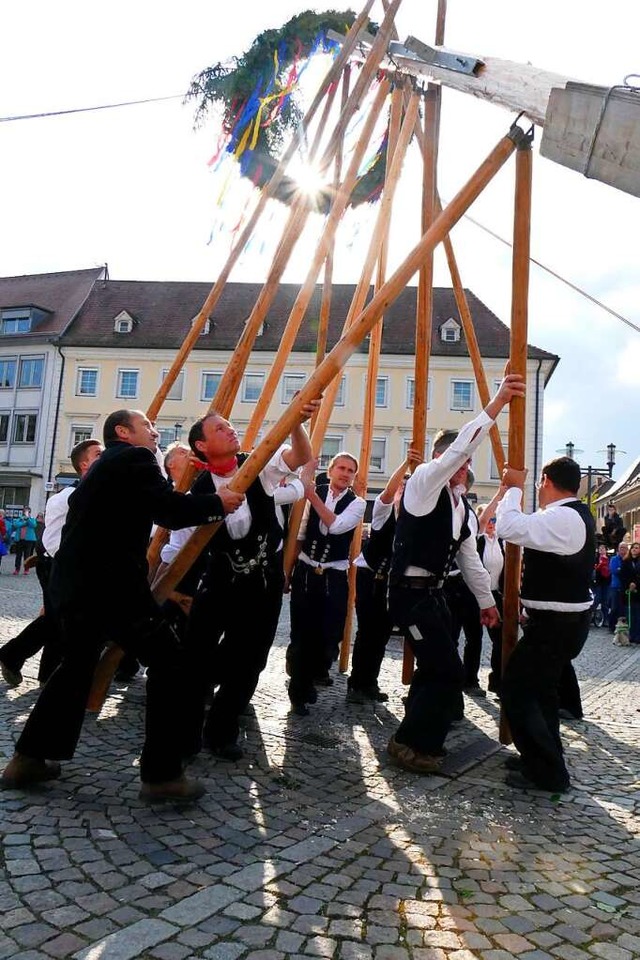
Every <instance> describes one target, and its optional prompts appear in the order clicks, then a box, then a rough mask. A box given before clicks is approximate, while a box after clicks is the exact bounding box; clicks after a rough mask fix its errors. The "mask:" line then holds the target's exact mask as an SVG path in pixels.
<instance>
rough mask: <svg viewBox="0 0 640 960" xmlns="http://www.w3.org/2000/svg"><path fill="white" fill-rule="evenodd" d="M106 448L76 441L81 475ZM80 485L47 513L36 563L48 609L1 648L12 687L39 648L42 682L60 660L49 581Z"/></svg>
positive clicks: (74, 455)
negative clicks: (52, 564) (40, 554)
mask: <svg viewBox="0 0 640 960" xmlns="http://www.w3.org/2000/svg"><path fill="white" fill-rule="evenodd" d="M103 449H104V448H103V446H102V444H101V443H100V441H99V440H82V441H81V442H80V443H77V444H76V445H75V447H74V448H73V450H72V451H71V454H70V459H71V463H72V464H73V468H74V470H75V471H76V473H77V474H78V476H79V477H80V478H81V479H82V477H83V476H84V475H85V473H86V472H87V471H88V469H89V467H90V466H91V465H92V464H93V463H94V462H95V461H96V460H97V459H98V457H99V456H100V454H101V453H102V451H103ZM77 485H78V481H77V480H76V482H75V483H73V484H71V485H70V486H68V487H65V488H64V490H61V491H60V492H59V493H55V494H54V495H53V496H52V497H49V499H48V500H47V506H46V508H45V514H44V522H45V528H44V533H43V535H42V546H43V548H44V550H45V555H44V556H40V557H38V560H37V563H36V574H37V576H38V580H39V581H40V586H41V587H42V600H43V606H44V613H42V614H41V615H40V616H39V617H36V619H35V620H33V621H32V622H31V623H30V624H29V625H28V626H27V627H25V629H24V630H23V631H22V632H21V633H19V634H18V635H17V637H13V639H12V640H9V641H8V642H7V643H5V644H4V646H3V647H1V648H0V672H1V673H2V676H3V678H4V680H5V681H6V682H7V683H8V684H9V686H10V687H17V686H19V684H21V683H22V668H23V666H24V664H25V662H26V661H27V660H28V659H29V658H30V657H33V656H34V655H35V654H36V653H37V652H38V651H39V650H42V656H41V658H40V666H39V669H38V680H39V681H40V683H46V681H47V680H48V679H49V677H50V676H51V674H52V673H53V671H54V670H55V668H56V667H57V666H58V663H59V660H60V654H59V649H58V647H59V631H58V627H57V625H56V620H55V617H53V616H52V614H51V610H50V603H49V594H48V581H49V572H50V570H51V560H52V559H53V557H55V555H56V553H57V552H58V547H59V546H60V538H61V537H62V528H63V527H64V524H65V521H66V519H67V512H68V510H69V497H70V496H71V495H72V493H74V491H75V489H76V487H77Z"/></svg>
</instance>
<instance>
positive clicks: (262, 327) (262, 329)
mask: <svg viewBox="0 0 640 960" xmlns="http://www.w3.org/2000/svg"><path fill="white" fill-rule="evenodd" d="M250 319H251V317H247V319H246V320H245V322H244V326H245V327H246V325H247V324H248V323H249V320H250ZM263 333H264V320H263V321H262V323H261V324H260V326H259V327H258V329H257V330H256V337H261V336H262V334H263Z"/></svg>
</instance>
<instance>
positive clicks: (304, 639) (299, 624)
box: [287, 560, 349, 703]
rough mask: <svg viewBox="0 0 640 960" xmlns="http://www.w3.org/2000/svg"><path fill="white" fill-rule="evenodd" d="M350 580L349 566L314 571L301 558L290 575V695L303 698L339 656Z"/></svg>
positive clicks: (294, 701) (292, 699) (294, 700)
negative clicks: (342, 568) (321, 571)
mask: <svg viewBox="0 0 640 960" xmlns="http://www.w3.org/2000/svg"><path fill="white" fill-rule="evenodd" d="M348 598H349V583H348V579H347V571H346V570H333V569H329V570H325V571H324V572H323V573H320V574H317V573H314V568H313V567H310V566H309V564H308V563H303V562H302V561H300V560H299V561H298V563H297V564H296V566H295V569H294V571H293V576H292V578H291V639H290V643H289V647H288V649H287V665H288V669H289V674H290V677H291V682H290V683H289V699H290V700H291V701H292V702H293V703H298V702H304V699H305V697H306V695H307V694H308V693H309V691H310V690H311V689H312V688H313V682H314V679H316V678H318V677H323V676H326V674H327V673H328V672H329V668H330V667H331V664H332V663H334V662H335V661H336V660H337V659H338V654H339V652H340V642H341V640H342V635H343V633H344V624H345V620H346V617H347V602H348Z"/></svg>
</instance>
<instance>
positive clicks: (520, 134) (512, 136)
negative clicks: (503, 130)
mask: <svg viewBox="0 0 640 960" xmlns="http://www.w3.org/2000/svg"><path fill="white" fill-rule="evenodd" d="M523 116H524V113H519V114H518V116H517V117H516V119H515V120H514V121H513V123H512V124H511V126H510V127H509V132H508V133H507V137H508V138H509V140H511V141H512V142H513V143H515V145H516V147H517V148H518V150H529V149H530V148H531V144H532V143H533V134H534V130H535V128H534V125H533V124H531V126H530V127H529V129H528V130H523V129H522V127H519V126H518V120H519V119H520V117H523Z"/></svg>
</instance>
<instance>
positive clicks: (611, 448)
mask: <svg viewBox="0 0 640 960" xmlns="http://www.w3.org/2000/svg"><path fill="white" fill-rule="evenodd" d="M616 449H617V448H616V445H615V443H609V444H607V468H606V470H605V469H603V468H602V467H592V466H591V464H589V466H588V467H581V468H580V473H581V475H582V476H583V477H586V478H587V506H588V507H589V510H591V495H592V492H593V478H594V477H606V478H607V479H608V480H611V479H612V477H613V468H614V466H615V463H616ZM558 452H559V453H560V452H561V451H558ZM564 452H565V456H567V457H570V458H571V459H572V460H573V455H574V453H582V450H577V449H576V445H575V443H573V442H572V441H571V440H569V441H567V443H566V444H565V448H564ZM599 452H600V451H599ZM602 452H604V451H602Z"/></svg>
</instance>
